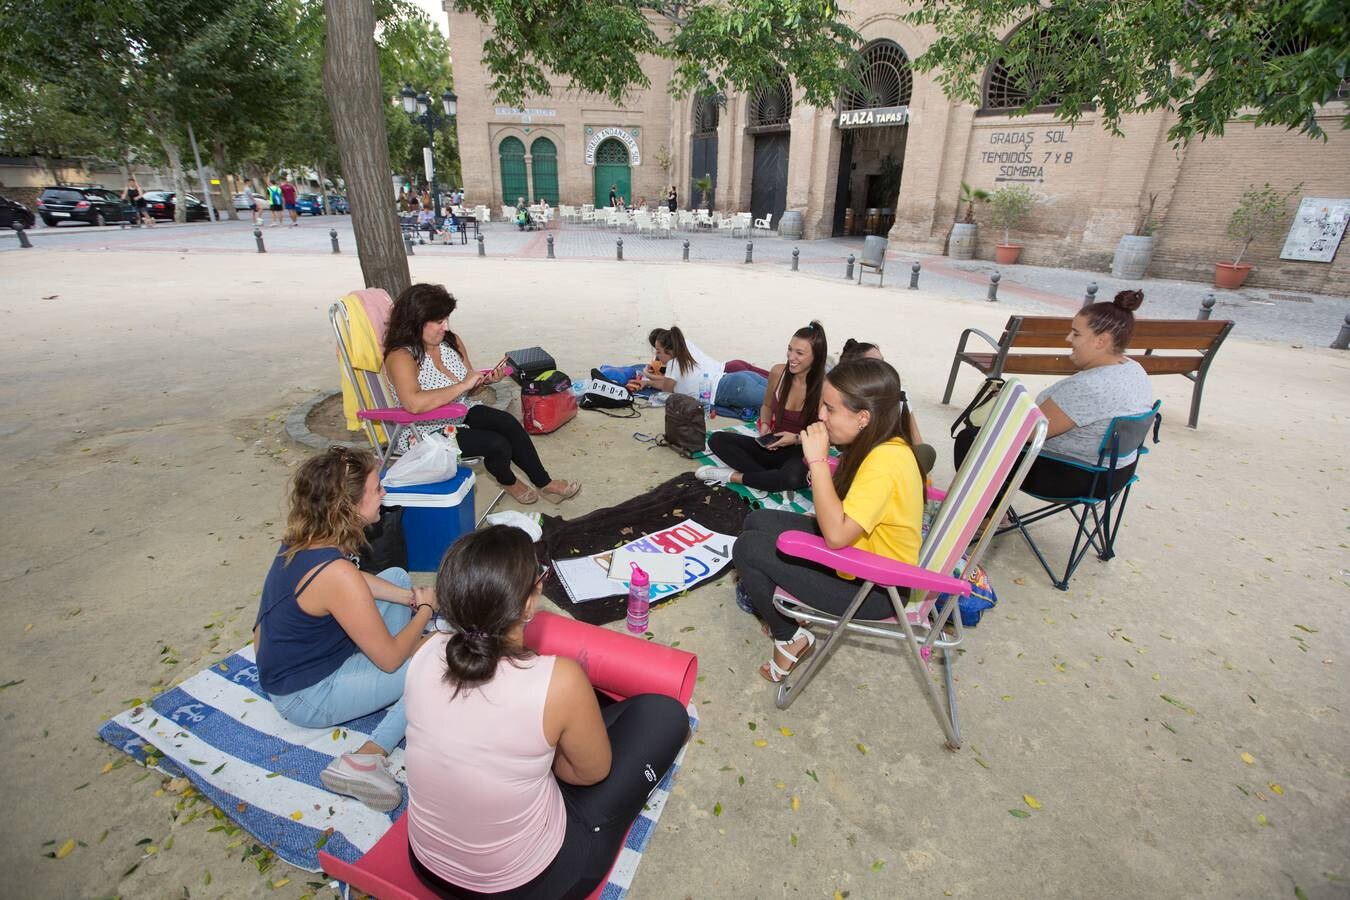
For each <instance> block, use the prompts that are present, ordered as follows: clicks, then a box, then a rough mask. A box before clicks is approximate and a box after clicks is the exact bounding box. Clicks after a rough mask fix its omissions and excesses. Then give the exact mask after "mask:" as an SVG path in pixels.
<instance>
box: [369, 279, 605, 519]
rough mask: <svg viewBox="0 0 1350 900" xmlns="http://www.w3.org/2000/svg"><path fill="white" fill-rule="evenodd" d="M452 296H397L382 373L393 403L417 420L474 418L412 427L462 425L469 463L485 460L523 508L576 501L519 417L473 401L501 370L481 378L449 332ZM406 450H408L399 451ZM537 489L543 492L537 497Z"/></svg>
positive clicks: (571, 486)
mask: <svg viewBox="0 0 1350 900" xmlns="http://www.w3.org/2000/svg"><path fill="white" fill-rule="evenodd" d="M455 306H456V300H455V297H454V295H453V294H451V293H450V292H449V291H447V290H446V289H445V288H444V287H442V286H441V285H439V284H414V285H412V286H411V287H409V288H408V289H407V290H405V291H404V292H403V293H401V294H399V295H398V299H397V300H395V301H394V309H393V311H392V312H391V313H390V314H389V328H388V329H387V330H386V331H385V334H384V369H385V372H386V373H387V374H388V375H389V381H390V386H391V387H392V388H393V393H394V398H393V399H394V401H395V402H396V403H398V404H400V405H401V406H402V407H403V408H404V409H406V410H408V412H413V413H420V412H426V411H427V410H430V409H435V408H436V407H438V406H444V405H445V404H447V403H462V404H464V405H466V406H468V407H469V412H468V414H467V415H465V416H464V418H463V419H462V420H460V421H456V420H454V419H439V420H435V421H432V422H421V423H418V424H417V425H415V426H413V427H415V428H416V429H417V430H418V432H420V433H422V434H427V433H430V432H432V431H438V430H440V429H442V428H444V427H445V426H446V425H457V424H462V425H463V426H464V427H463V428H461V429H460V430H459V431H458V433H457V435H456V437H457V438H458V440H459V449H460V450H462V451H463V452H464V455H465V456H481V457H483V464H484V466H486V468H487V470H488V471H489V472H491V473H492V477H493V478H496V479H497V481H498V482H499V483H500V484H501V486H502V487H503V488H505V489H506V492H507V493H508V494H510V495H511V496H512V497H514V498H515V500H516V502H518V503H534V502H535V501H537V500H538V499H539V495H540V494H541V493H542V494H543V495H544V497H546V498H547V499H548V500H550V501H552V502H554V503H561V502H563V501H564V500H567V499H569V498H571V497H575V496H576V495H577V493H578V492H579V491H580V490H581V482H579V481H562V480H557V479H554V478H552V477H550V476H549V474H548V471H547V470H546V469H545V468H544V464H543V463H542V462H540V460H539V453H538V451H537V450H535V448H534V441H532V440H530V436H529V435H528V434H526V433H525V428H524V426H522V425H521V424H520V422H518V421H517V420H516V418H515V417H514V416H512V415H511V414H510V413H508V412H505V411H504V410H500V409H494V408H493V407H491V406H487V405H485V404H481V403H479V402H478V401H477V400H473V399H470V397H469V395H470V394H471V393H472V392H473V391H474V389H475V388H477V387H479V386H480V385H484V384H493V383H494V382H498V381H501V380H502V378H504V377H505V375H506V372H505V368H504V365H503V364H504V363H505V360H503V361H502V363H503V364H498V365H497V366H496V367H495V368H493V369H490V370H488V369H485V370H482V371H479V370H478V369H475V368H474V367H473V363H472V362H470V361H469V351H468V349H467V348H466V347H465V346H464V342H463V341H462V340H460V338H459V335H457V334H455V333H454V332H453V331H451V330H450V314H451V313H453V312H454V311H455ZM398 449H400V450H403V449H406V444H405V445H404V446H403V447H400V448H398ZM513 464H514V465H515V466H517V467H519V469H520V470H521V471H522V472H524V473H525V475H526V477H528V478H529V479H530V481H532V482H533V483H534V488H531V487H530V486H529V485H526V484H522V483H521V482H520V481H519V480H518V479H517V478H516V473H515V472H513V471H512V470H511V466H512V465H513ZM535 488H537V489H538V490H535Z"/></svg>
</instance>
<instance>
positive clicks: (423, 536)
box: [383, 466, 474, 572]
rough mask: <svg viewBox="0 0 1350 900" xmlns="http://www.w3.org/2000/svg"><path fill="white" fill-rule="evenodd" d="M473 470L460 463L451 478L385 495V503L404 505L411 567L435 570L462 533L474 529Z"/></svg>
mask: <svg viewBox="0 0 1350 900" xmlns="http://www.w3.org/2000/svg"><path fill="white" fill-rule="evenodd" d="M473 487H474V478H473V470H471V469H469V468H468V467H466V466H460V467H459V471H458V472H457V473H455V477H454V478H451V479H450V480H449V481H437V482H435V483H433V484H418V485H413V486H411V487H408V486H405V487H398V488H394V489H393V490H391V491H389V492H388V493H386V494H385V495H384V501H383V503H384V505H385V506H401V507H403V536H404V540H405V541H406V542H407V544H408V569H409V571H412V572H435V571H436V570H437V569H439V568H440V567H441V558H442V557H443V556H445V551H446V550H447V549H449V547H450V545H451V544H453V543H454V542H455V541H456V540H458V539H459V536H460V535H463V534H468V533H469V532H470V531H473V503H474V497H473Z"/></svg>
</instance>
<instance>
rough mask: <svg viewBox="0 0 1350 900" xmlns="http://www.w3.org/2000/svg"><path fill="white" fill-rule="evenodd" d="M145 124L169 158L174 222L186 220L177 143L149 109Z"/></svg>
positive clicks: (184, 187) (185, 185)
mask: <svg viewBox="0 0 1350 900" xmlns="http://www.w3.org/2000/svg"><path fill="white" fill-rule="evenodd" d="M145 120H146V122H145V124H146V125H148V126H150V133H151V134H153V135H154V136H155V138H156V139H157V140H158V141H159V145H160V146H161V147H163V148H164V155H165V156H166V157H167V158H168V160H169V172H170V173H171V175H172V178H173V191H174V204H173V220H174V221H175V222H179V223H182V222H186V221H187V179H186V177H185V176H184V175H183V159H182V157H181V156H179V153H178V144H176V143H175V142H174V141H171V140H169V138H168V133H167V131H166V130H165V129H164V128H163V127H161V124H160V120H159V117H158V116H156V115H155V114H153V113H151V112H150V111H149V110H146V112H145Z"/></svg>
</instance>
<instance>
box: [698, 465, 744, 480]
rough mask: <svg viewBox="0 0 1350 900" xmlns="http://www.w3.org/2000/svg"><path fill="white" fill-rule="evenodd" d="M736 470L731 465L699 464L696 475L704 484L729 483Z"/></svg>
mask: <svg viewBox="0 0 1350 900" xmlns="http://www.w3.org/2000/svg"><path fill="white" fill-rule="evenodd" d="M735 471H736V470H735V469H733V468H731V467H729V466H699V467H698V468H697V469H695V470H694V477H695V478H697V479H698V480H699V481H701V482H703V483H704V484H727V483H728V482H730V481H731V476H732V474H733V473H734V472H735Z"/></svg>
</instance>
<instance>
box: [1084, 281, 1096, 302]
mask: <svg viewBox="0 0 1350 900" xmlns="http://www.w3.org/2000/svg"><path fill="white" fill-rule="evenodd" d="M1096 302H1097V282H1095V281H1089V282H1088V286H1087V293H1086V294H1084V295H1083V305H1084V306H1087V305H1088V304H1089V303H1096Z"/></svg>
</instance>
